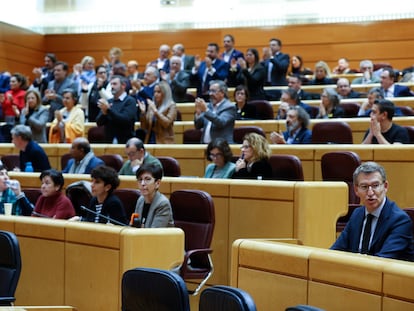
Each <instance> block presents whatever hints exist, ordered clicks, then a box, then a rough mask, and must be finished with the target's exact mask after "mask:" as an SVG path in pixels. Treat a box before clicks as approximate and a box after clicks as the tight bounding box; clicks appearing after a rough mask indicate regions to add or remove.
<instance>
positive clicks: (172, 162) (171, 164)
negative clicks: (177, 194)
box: [157, 156, 181, 177]
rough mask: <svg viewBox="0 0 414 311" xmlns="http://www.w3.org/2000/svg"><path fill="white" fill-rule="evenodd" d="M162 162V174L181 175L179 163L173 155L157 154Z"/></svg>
mask: <svg viewBox="0 0 414 311" xmlns="http://www.w3.org/2000/svg"><path fill="white" fill-rule="evenodd" d="M157 159H158V160H160V162H161V164H162V169H163V171H164V176H169V177H180V176H181V168H180V163H178V161H177V159H175V158H173V157H166V156H159V157H157Z"/></svg>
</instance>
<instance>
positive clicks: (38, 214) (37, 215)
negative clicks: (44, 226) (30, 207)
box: [32, 211, 53, 218]
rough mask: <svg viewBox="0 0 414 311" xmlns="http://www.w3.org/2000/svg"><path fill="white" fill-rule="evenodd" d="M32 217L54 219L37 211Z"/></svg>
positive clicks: (33, 212)
mask: <svg viewBox="0 0 414 311" xmlns="http://www.w3.org/2000/svg"><path fill="white" fill-rule="evenodd" d="M32 216H36V217H41V218H53V217H50V216H47V215H44V214H41V213H38V212H35V211H32Z"/></svg>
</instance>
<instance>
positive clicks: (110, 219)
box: [80, 205, 128, 226]
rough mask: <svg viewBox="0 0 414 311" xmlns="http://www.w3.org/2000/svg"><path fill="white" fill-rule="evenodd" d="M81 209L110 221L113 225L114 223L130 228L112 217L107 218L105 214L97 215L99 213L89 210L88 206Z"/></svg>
mask: <svg viewBox="0 0 414 311" xmlns="http://www.w3.org/2000/svg"><path fill="white" fill-rule="evenodd" d="M80 208H81V209H83V210H84V211H87V212H89V213H92V214H94V215H95V216H99V217H102V218H104V219H106V220H108V221H109V222H112V223H114V224H116V225H119V226H128V225H127V224H124V223H123V222H120V221H118V220H115V219H112V218H111V217H108V216H105V215H103V214H99V213H97V212H95V211H93V210H91V209H89V208H87V207H86V206H83V205H81V206H80Z"/></svg>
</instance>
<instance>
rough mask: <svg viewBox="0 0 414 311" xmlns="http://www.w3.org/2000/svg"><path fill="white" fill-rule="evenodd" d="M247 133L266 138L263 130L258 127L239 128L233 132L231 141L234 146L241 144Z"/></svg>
mask: <svg viewBox="0 0 414 311" xmlns="http://www.w3.org/2000/svg"><path fill="white" fill-rule="evenodd" d="M248 133H257V134H259V135H262V136H263V137H265V138H266V134H265V132H264V131H263V129H262V128H261V127H259V126H247V125H246V126H239V127H235V128H234V130H233V140H234V143H235V144H242V143H243V138H244V135H246V134H248Z"/></svg>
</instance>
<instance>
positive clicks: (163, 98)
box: [138, 81, 177, 144]
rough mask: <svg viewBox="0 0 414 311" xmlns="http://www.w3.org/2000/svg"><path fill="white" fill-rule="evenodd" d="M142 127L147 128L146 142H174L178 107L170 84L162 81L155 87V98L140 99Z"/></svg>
mask: <svg viewBox="0 0 414 311" xmlns="http://www.w3.org/2000/svg"><path fill="white" fill-rule="evenodd" d="M138 104H139V109H140V111H141V113H140V121H141V128H142V129H143V130H145V132H146V134H145V139H144V144H148V143H150V144H155V143H156V144H173V143H174V120H175V119H176V117H177V107H176V104H175V102H174V101H173V99H172V93H171V88H170V85H169V84H168V83H167V82H165V81H161V82H159V83H157V84H156V85H155V87H154V98H153V100H150V99H147V102H146V103H144V102H143V101H138Z"/></svg>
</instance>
